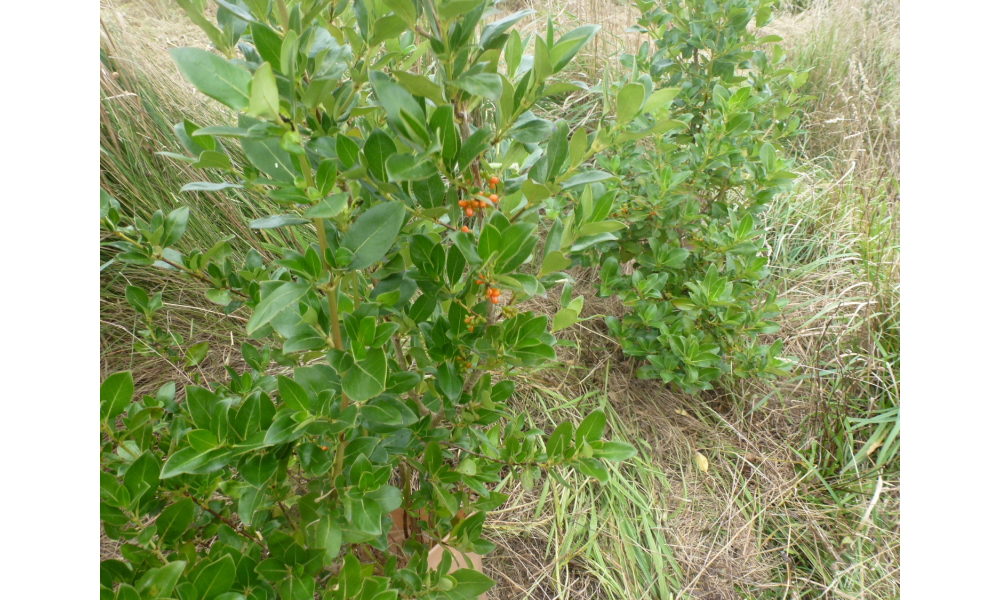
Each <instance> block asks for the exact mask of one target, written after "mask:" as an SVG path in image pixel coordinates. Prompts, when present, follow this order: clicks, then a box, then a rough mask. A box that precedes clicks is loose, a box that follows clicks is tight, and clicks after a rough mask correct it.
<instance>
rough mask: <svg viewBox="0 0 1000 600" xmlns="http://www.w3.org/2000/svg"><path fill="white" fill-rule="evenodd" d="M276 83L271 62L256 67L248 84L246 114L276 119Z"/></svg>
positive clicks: (277, 105) (277, 113)
mask: <svg viewBox="0 0 1000 600" xmlns="http://www.w3.org/2000/svg"><path fill="white" fill-rule="evenodd" d="M278 109H279V102H278V84H277V82H276V81H275V80H274V73H273V72H272V71H271V64H270V63H267V62H265V63H264V64H262V65H261V66H259V67H257V71H256V72H255V73H254V74H253V79H252V81H251V84H250V106H249V108H248V110H247V114H249V115H250V116H252V117H261V118H263V119H267V120H268V121H277V120H278V116H279V114H280V112H279V110H278Z"/></svg>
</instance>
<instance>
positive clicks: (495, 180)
mask: <svg viewBox="0 0 1000 600" xmlns="http://www.w3.org/2000/svg"><path fill="white" fill-rule="evenodd" d="M498 183H500V178H499V177H497V176H496V175H494V176H493V177H490V185H496V184H498Z"/></svg>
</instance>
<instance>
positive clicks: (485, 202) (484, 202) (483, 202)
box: [458, 175, 500, 233]
mask: <svg viewBox="0 0 1000 600" xmlns="http://www.w3.org/2000/svg"><path fill="white" fill-rule="evenodd" d="M498 183H500V178H499V177H497V176H496V175H494V176H493V177H490V179H489V185H490V190H493V191H494V192H495V191H496V187H497V184H498ZM472 196H473V198H472V199H469V200H465V199H462V200H459V201H458V207H459V208H461V209H462V211H463V212H464V213H465V216H467V217H472V216H473V215H475V214H476V211H477V210H481V209H484V208H487V207H489V208H493V207H494V205H496V204H497V203H498V202H500V196H497V195H496V193H491V194H490V195H489V196H486V195H483V194H480V193H479V190H478V189H476V190H472ZM477 196H478V198H477ZM480 198H481V199H480ZM462 231H463V232H464V233H468V232H469V228H468V227H467V226H465V225H463V226H462Z"/></svg>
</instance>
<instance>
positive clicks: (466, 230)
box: [462, 225, 469, 233]
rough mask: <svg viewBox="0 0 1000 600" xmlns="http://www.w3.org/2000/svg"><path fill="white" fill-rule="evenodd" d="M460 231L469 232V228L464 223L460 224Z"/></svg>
mask: <svg viewBox="0 0 1000 600" xmlns="http://www.w3.org/2000/svg"><path fill="white" fill-rule="evenodd" d="M462 233H469V228H468V227H466V226H465V225H462Z"/></svg>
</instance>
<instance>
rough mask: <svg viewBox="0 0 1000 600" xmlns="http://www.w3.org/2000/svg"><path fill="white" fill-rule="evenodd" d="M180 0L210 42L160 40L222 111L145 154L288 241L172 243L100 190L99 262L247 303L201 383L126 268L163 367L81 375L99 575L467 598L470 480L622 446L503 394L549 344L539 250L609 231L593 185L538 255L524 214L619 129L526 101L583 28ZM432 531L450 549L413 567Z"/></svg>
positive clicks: (174, 592) (481, 496)
mask: <svg viewBox="0 0 1000 600" xmlns="http://www.w3.org/2000/svg"><path fill="white" fill-rule="evenodd" d="M178 2H179V4H181V6H182V7H183V8H184V10H185V11H186V12H187V13H188V15H189V16H190V17H191V18H192V20H193V21H194V22H196V23H197V24H198V25H199V26H200V27H201V28H202V29H204V30H205V31H206V33H207V35H208V36H209V38H210V40H211V42H212V44H213V46H214V47H215V51H208V50H202V49H197V48H177V49H174V50H172V51H171V54H172V56H173V59H174V61H175V62H176V64H177V67H178V68H179V70H180V72H181V73H182V74H183V75H184V76H185V77H186V78H187V79H188V81H190V82H191V83H192V84H193V85H194V86H195V87H196V88H197V89H198V90H200V92H202V93H203V94H204V95H206V96H208V97H210V98H212V99H214V100H216V101H218V102H220V103H222V104H223V105H225V106H227V107H229V108H230V109H232V110H233V111H234V112H235V114H236V115H237V117H236V118H234V120H233V121H232V122H230V123H217V124H206V125H199V124H195V123H192V122H189V121H185V122H183V123H180V124H178V125H177V127H176V128H175V132H176V134H177V136H178V137H179V139H180V140H181V142H182V145H183V147H184V148H185V149H186V150H187V151H188V153H189V154H169V155H168V158H171V159H175V160H178V161H184V162H187V163H190V166H191V167H193V168H195V169H216V170H218V171H221V172H222V173H224V174H225V175H226V177H227V178H228V179H229V181H228V182H227V183H207V182H192V183H189V184H187V185H185V186H184V188H183V191H185V192H191V193H198V192H199V191H213V192H221V193H225V190H226V189H227V188H239V187H242V188H246V189H249V190H254V191H257V192H264V193H266V195H267V196H268V197H269V198H270V199H271V200H273V201H274V202H275V203H276V204H277V205H278V206H280V207H281V208H282V210H281V211H279V212H278V214H272V215H269V216H267V217H264V218H261V219H257V220H254V221H253V222H252V223H251V227H252V228H254V229H258V230H266V229H277V228H285V229H284V231H286V232H292V233H293V235H291V236H289V239H292V240H296V241H297V244H296V245H295V246H296V247H284V248H279V247H277V246H273V245H268V244H266V243H263V242H264V241H266V240H264V241H262V244H261V246H260V247H262V248H266V249H268V250H269V251H271V252H273V253H274V254H275V258H270V257H265V256H262V255H261V254H260V253H258V252H256V251H252V250H251V251H249V252H248V253H247V254H246V256H245V258H242V259H240V260H237V258H236V257H235V254H234V253H233V252H232V249H231V247H230V246H229V244H228V242H227V241H225V240H223V241H220V242H219V243H217V244H215V245H214V246H213V247H211V248H207V249H204V248H195V247H192V246H193V245H192V244H190V243H189V242H188V241H187V240H182V238H183V236H184V232H185V228H186V226H187V221H188V216H189V213H188V210H187V209H186V208H183V207H182V208H178V209H176V210H174V211H173V212H171V213H169V214H167V215H164V214H162V213H160V212H157V213H156V214H153V215H151V216H146V217H144V216H142V215H129V214H127V213H128V211H127V210H125V209H123V207H122V206H121V205H120V204H119V203H118V202H117V201H116V200H115V199H114V198H112V197H111V196H109V195H108V194H106V193H104V192H103V191H102V193H101V229H102V245H103V246H104V247H106V248H108V249H109V250H110V251H112V252H114V253H115V256H114V259H113V260H112V262H110V263H107V264H105V265H103V266H102V268H103V269H116V268H120V267H121V266H122V265H125V266H129V268H149V269H159V270H163V271H166V272H169V273H173V274H174V275H175V276H176V277H177V278H180V279H186V280H188V282H195V283H198V284H200V285H202V286H203V288H204V290H205V296H206V298H207V299H208V300H209V301H211V302H214V303H216V304H218V305H219V306H220V307H221V308H220V310H222V311H223V312H225V313H227V314H230V313H233V312H234V311H240V312H239V313H238V314H239V315H242V316H243V317H244V318H245V319H247V320H246V335H245V337H244V339H242V340H239V341H237V343H238V344H239V345H240V351H241V354H242V358H243V363H245V368H244V367H239V368H234V367H232V366H228V365H227V367H226V371H227V373H228V377H227V378H226V379H225V380H224V381H201V380H199V378H198V377H197V375H196V374H195V372H196V369H194V367H196V366H197V365H198V364H199V363H200V362H201V361H203V360H205V358H206V355H207V353H208V351H209V348H208V347H207V346H206V345H196V346H192V347H191V348H184V347H183V340H182V339H180V338H176V337H173V336H171V335H170V334H169V333H167V332H166V331H164V330H163V329H162V327H159V326H158V325H157V319H158V313H159V311H160V309H161V305H162V301H161V300H160V296H159V295H150V294H148V293H147V292H146V291H144V290H141V289H139V288H137V287H131V286H130V287H129V288H128V290H127V292H126V299H127V300H128V302H129V303H130V304H131V305H132V306H133V307H135V308H136V310H138V311H139V312H140V313H142V316H143V321H144V323H145V326H146V329H145V331H146V334H145V340H146V341H145V347H147V348H148V349H149V350H150V351H158V352H160V351H161V350H162V352H161V354H163V355H164V356H165V357H166V358H167V359H169V360H173V361H176V362H177V363H183V364H182V365H181V364H178V369H177V371H175V372H179V373H181V374H182V375H183V374H185V373H187V376H186V377H187V378H186V379H184V380H183V381H181V383H183V384H187V385H185V386H184V387H183V390H181V389H178V387H177V386H176V385H175V382H172V381H168V382H165V383H164V384H163V385H162V387H160V388H159V391H158V392H156V393H155V394H154V395H143V396H141V397H139V398H134V397H133V396H134V385H133V379H132V375H131V373H130V372H120V373H115V374H113V375H110V376H109V377H108V378H107V379H105V381H104V382H103V383H102V385H101V434H102V446H101V523H102V526H103V530H104V532H105V533H106V534H107V536H108V537H110V538H111V539H113V540H119V541H121V545H120V551H121V560H105V561H102V563H101V597H102V598H119V599H122V598H127V599H132V598H178V599H181V600H203V599H207V600H234V599H238V598H246V599H250V598H253V599H258V600H263V599H273V598H276V597H280V598H282V599H296V600H298V599H302V600H308V599H312V598H315V597H317V596H318V597H320V598H337V599H345V600H346V599H348V598H361V599H363V600H374V599H377V600H389V599H392V598H398V597H407V598H417V597H429V598H448V599H456V600H458V599H463V598H473V597H476V596H477V595H479V594H481V593H483V592H485V591H486V590H487V589H489V587H490V586H491V585H492V582H491V581H490V580H489V579H488V578H487V577H485V576H484V575H483V574H482V573H480V572H478V571H476V570H473V569H470V568H469V566H470V565H471V563H470V562H467V561H466V560H465V558H464V557H466V556H468V555H469V554H472V553H475V554H485V553H487V552H489V551H490V549H491V548H492V547H493V545H492V544H491V543H490V542H488V541H487V540H485V539H483V538H482V537H481V532H482V529H483V525H484V521H485V518H486V514H487V512H488V511H490V510H491V509H494V508H496V507H498V506H499V505H501V504H502V503H503V502H504V501H505V500H506V498H507V496H506V495H505V494H503V493H500V492H498V491H495V487H496V485H495V484H497V483H498V482H500V481H509V480H511V479H512V478H514V479H517V478H519V479H520V481H521V482H522V483H523V485H525V486H528V487H530V486H531V485H532V484H533V483H534V482H535V481H537V480H538V479H539V478H540V477H543V476H546V477H547V476H552V477H554V478H555V479H557V480H558V481H562V482H563V483H565V478H564V476H563V475H562V474H561V473H563V474H565V473H568V472H569V471H570V470H574V471H576V472H577V473H578V474H579V475H580V476H581V478H580V481H582V482H583V484H586V482H587V481H590V480H596V481H597V482H599V483H603V482H606V481H607V479H608V472H607V470H606V463H608V462H616V461H621V460H625V459H628V458H629V457H631V456H632V455H633V454H634V452H635V450H634V449H633V448H632V447H631V446H630V445H628V444H626V443H623V442H618V441H608V440H605V439H604V429H605V417H604V414H603V413H602V412H600V411H596V412H592V413H591V414H589V415H588V416H587V417H586V418H585V419H584V420H583V421H582V422H581V423H579V424H574V423H571V422H564V423H562V424H560V425H559V426H557V427H556V428H555V429H554V431H552V432H551V433H550V434H549V435H548V436H546V435H545V433H544V432H542V431H540V430H538V429H533V428H528V427H527V426H526V419H525V417H524V415H515V414H512V413H511V412H510V411H509V410H508V409H507V407H506V404H505V401H506V400H507V399H508V398H510V397H511V395H512V394H513V393H514V384H513V381H512V379H511V376H512V375H514V374H516V373H517V371H518V370H519V369H522V368H524V367H530V366H536V365H541V364H543V363H544V362H546V361H551V360H553V359H554V358H555V353H554V351H553V344H554V342H555V338H554V337H553V335H552V334H551V332H550V331H551V327H550V325H549V323H548V319H547V317H545V316H537V315H535V314H533V313H532V312H530V311H522V310H520V308H519V304H520V303H521V302H522V301H523V300H526V299H528V298H531V297H533V296H536V295H540V294H545V293H546V289H547V288H549V287H551V286H553V285H555V284H557V283H560V282H566V281H568V278H567V277H566V276H565V275H564V274H563V273H561V272H560V271H561V270H562V269H565V268H566V266H568V265H569V260H568V259H567V258H566V256H565V254H564V253H563V252H562V249H566V251H567V252H569V251H570V249H571V248H573V247H575V246H579V245H585V246H586V245H588V244H591V243H592V242H591V241H590V240H592V239H593V237H592V236H593V235H594V231H593V230H600V229H602V228H607V227H611V228H615V227H620V226H621V224H612V225H607V224H604V223H605V217H606V216H607V214H608V212H609V211H610V204H609V203H606V205H605V206H604V208H602V209H600V210H599V211H596V212H595V211H591V212H590V214H588V215H587V217H586V219H584V220H583V221H581V222H578V224H579V223H585V224H588V227H577V226H574V227H570V228H568V230H567V231H564V232H561V233H560V235H559V236H558V238H556V241H558V242H559V243H558V244H555V247H554V248H549V252H546V253H545V255H544V260H542V261H540V263H541V264H538V265H536V264H535V261H536V258H537V257H539V253H538V252H536V249H537V247H538V246H539V245H540V244H539V243H538V235H537V233H536V230H537V227H538V219H539V212H540V211H539V208H542V207H543V206H549V205H551V202H552V201H553V200H552V199H553V198H555V197H573V198H579V197H581V196H593V191H592V190H591V189H590V188H589V187H588V186H589V185H590V184H591V183H593V182H596V181H599V180H601V179H606V178H607V177H610V175H609V174H608V173H606V172H598V171H594V170H591V169H587V168H585V167H583V166H582V165H583V164H584V162H585V159H589V158H591V157H593V156H595V155H596V154H597V153H598V152H599V151H600V150H602V149H604V148H607V147H609V146H610V145H612V144H613V143H615V139H614V138H615V135H617V133H615V134H614V135H612V136H611V137H610V138H607V139H604V141H603V142H600V143H598V142H597V141H595V138H594V136H593V135H590V136H589V137H588V136H587V134H585V133H584V134H582V137H581V134H579V133H577V134H574V135H573V136H572V138H570V136H569V134H568V129H567V127H566V123H565V122H559V123H551V122H549V121H547V120H544V119H541V118H537V117H535V116H534V115H533V114H532V112H531V110H530V109H531V107H532V106H533V105H534V103H535V102H536V101H537V100H538V99H540V98H542V97H545V96H547V95H553V94H565V93H567V92H569V91H572V90H577V89H579V85H577V84H571V83H566V82H560V81H556V80H555V79H553V77H554V76H555V75H557V74H558V73H559V72H560V71H562V70H563V69H564V68H565V67H566V66H567V65H568V64H569V62H570V60H571V59H572V58H573V56H574V55H575V54H576V53H577V52H578V51H579V50H580V48H581V47H583V45H584V44H586V43H587V42H588V41H589V40H590V39H592V37H593V35H594V34H595V33H596V31H597V28H596V27H593V26H585V27H580V28H577V29H574V30H572V31H569V32H567V33H565V34H564V35H561V36H556V35H555V33H554V31H553V27H552V25H551V23H550V24H549V28H548V31H547V35H546V36H545V37H544V38H543V37H541V36H538V37H536V38H535V39H534V40H533V52H534V54H533V55H528V54H526V53H525V47H526V46H527V44H525V43H523V42H522V40H521V38H520V37H519V36H518V34H517V33H516V32H513V31H511V26H512V25H513V24H514V23H515V22H516V21H517V20H518V19H520V18H522V17H524V16H525V15H527V14H528V13H529V12H531V11H521V12H518V13H515V14H512V15H509V16H505V17H503V18H500V19H498V20H495V21H493V22H491V23H489V24H485V23H484V22H483V19H484V18H486V17H487V16H491V15H493V14H495V12H496V11H495V10H494V9H493V8H492V7H491V6H490V4H489V3H488V2H484V1H482V0H451V1H450V2H440V1H436V0H431V1H426V0H425V1H423V2H411V1H410V0H386V1H385V2H371V1H368V0H357V1H355V2H353V3H349V2H347V1H346V0H341V1H339V2H333V3H330V2H315V1H310V0H303V1H301V2H293V1H287V2H286V1H285V0H276V1H273V2H271V1H265V0H245V1H243V2H221V1H220V2H219V3H218V4H219V7H218V12H217V17H216V19H215V20H214V21H212V20H209V19H208V18H207V17H206V16H205V15H204V6H202V4H201V3H200V2H197V1H195V0H183V1H182V0H178ZM501 57H503V59H504V68H502V69H499V68H498V65H499V64H500V59H501ZM550 140H551V141H550ZM539 142H547V144H546V146H545V147H544V148H543V147H539V145H538V144H539ZM546 202H548V203H549V204H546ZM588 236H591V237H589V238H588ZM550 237H551V236H550ZM178 248H181V249H183V250H184V251H183V252H182V251H181V250H179V249H178ZM189 285H190V283H189ZM566 289H568V288H566ZM498 308H502V310H497V309H498ZM574 308H575V309H576V312H577V313H578V312H579V303H577V304H574ZM571 316H575V315H571ZM561 321H562V322H563V323H566V322H568V321H572V319H567V317H566V316H564V317H563V318H562V319H561ZM273 363H277V365H278V367H277V370H276V367H275V365H274V364H273ZM282 367H283V368H282ZM184 368H188V371H184ZM278 373H284V374H278ZM397 509H402V510H403V511H405V514H406V518H405V519H403V522H404V532H403V533H404V535H403V538H404V539H403V540H400V541H398V542H397V543H396V544H395V546H394V547H393V546H390V542H389V539H388V534H389V532H390V530H391V527H392V522H393V519H392V518H391V516H390V515H391V514H392V513H393V511H397V513H398V510H397ZM417 533H419V535H417ZM434 545H444V546H447V547H448V548H450V549H451V551H449V552H444V553H443V555H442V559H441V562H440V564H438V565H437V566H436V567H435V568H430V567H429V565H428V550H429V548H430V547H431V546H434ZM453 552H454V553H457V554H456V555H455V556H456V557H455V558H453ZM459 557H463V558H459ZM456 567H460V568H457V569H456Z"/></svg>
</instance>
